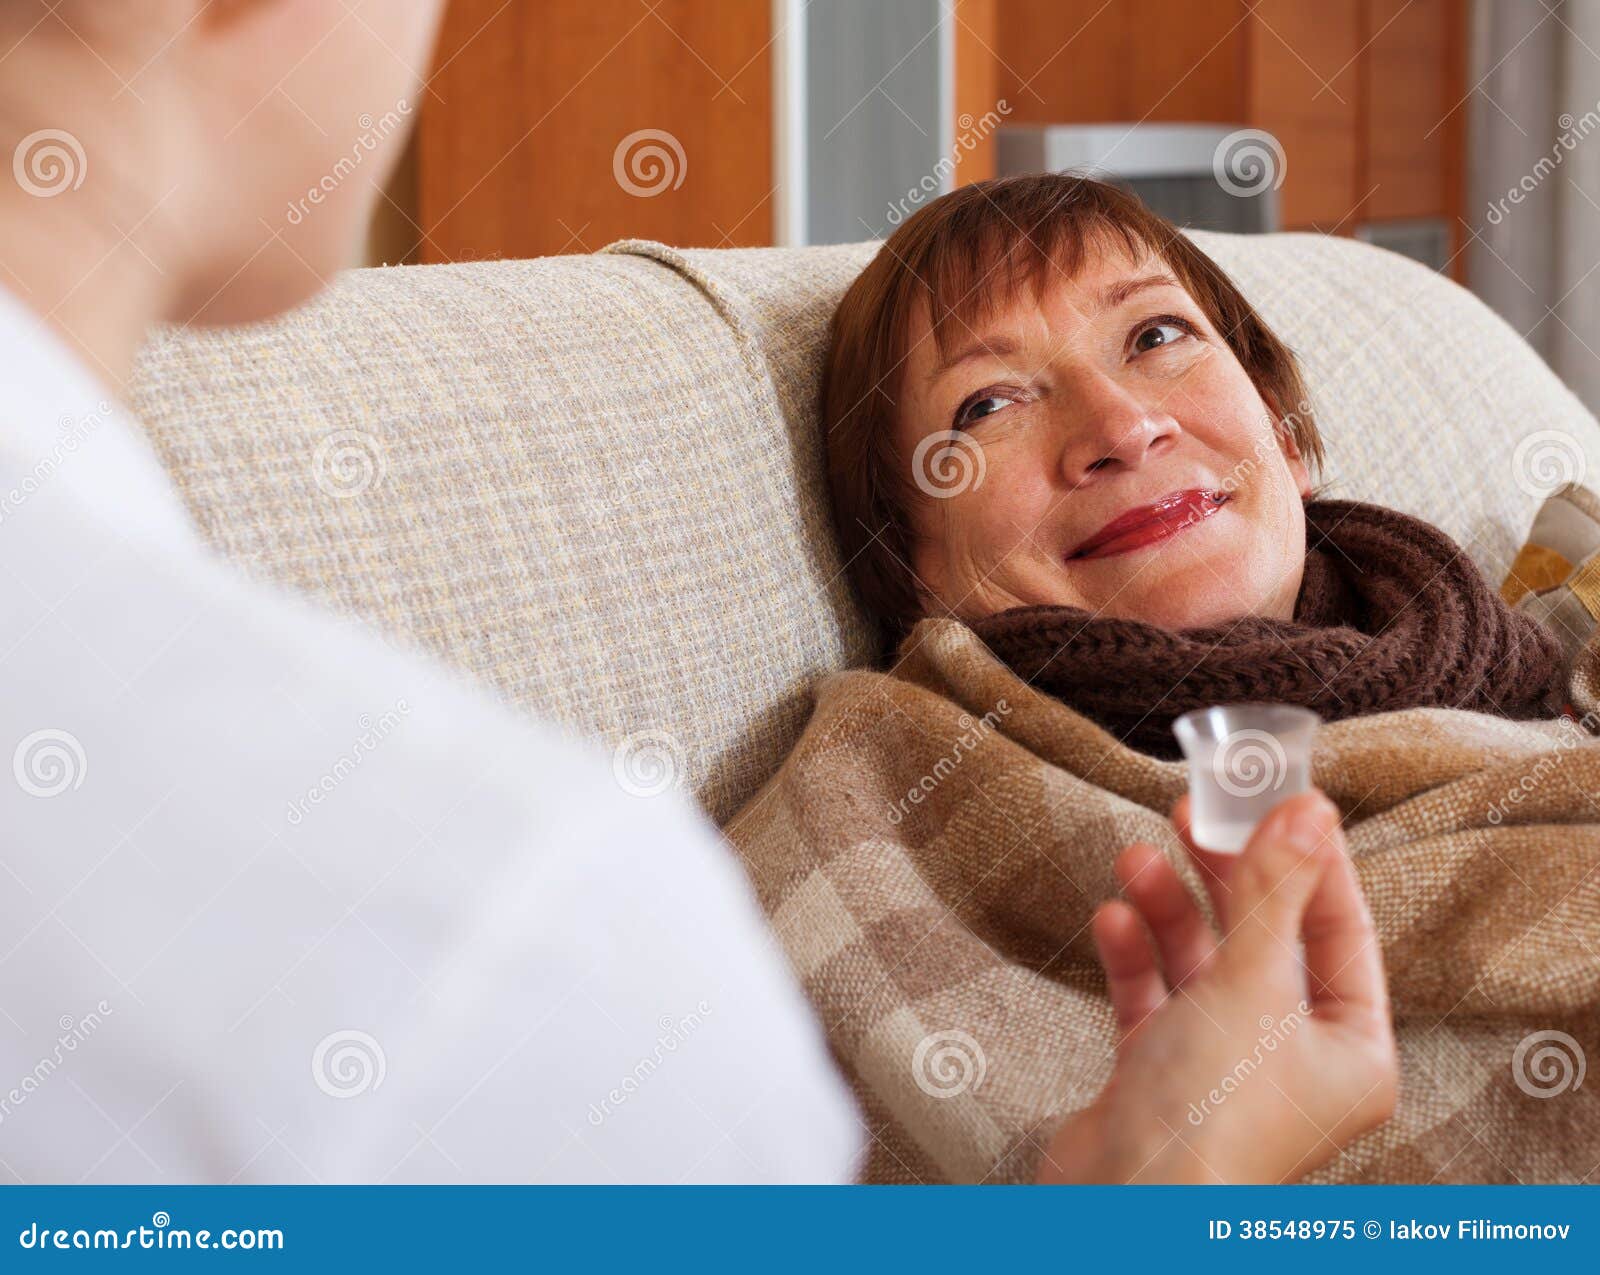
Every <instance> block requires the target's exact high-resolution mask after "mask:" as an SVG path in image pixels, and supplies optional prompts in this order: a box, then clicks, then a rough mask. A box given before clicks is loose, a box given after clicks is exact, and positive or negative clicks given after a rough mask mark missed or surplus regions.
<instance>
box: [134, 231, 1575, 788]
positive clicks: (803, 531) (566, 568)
mask: <svg viewBox="0 0 1600 1275" xmlns="http://www.w3.org/2000/svg"><path fill="white" fill-rule="evenodd" d="M1195 237H1196V239H1197V240H1198V241H1199V242H1200V243H1201V245H1202V246H1203V247H1205V248H1206V249H1207V251H1209V252H1211V253H1212V254H1213V255H1214V256H1215V257H1216V258H1217V260H1218V262H1219V264H1221V265H1222V267H1223V268H1224V269H1225V270H1227V271H1229V272H1230V273H1231V274H1232V275H1233V276H1234V277H1235V278H1236V280H1237V281H1238V282H1239V284H1240V286H1241V287H1242V288H1243V289H1244V291H1245V293H1246V295H1248V296H1250V297H1251V298H1252V300H1254V301H1255V302H1256V303H1257V304H1258V305H1259V306H1260V308H1261V310H1262V311H1263V314H1264V315H1265V317H1266V319H1267V321H1268V322H1269V323H1272V324H1273V325H1275V326H1276V327H1277V328H1278V330H1279V332H1280V333H1281V334H1282V335H1283V336H1284V337H1285V339H1286V340H1287V341H1288V342H1289V343H1290V345H1291V346H1293V347H1294V348H1295V350H1296V351H1297V352H1298V353H1299V354H1300V355H1301V357H1302V358H1303V360H1304V361H1305V364H1306V368H1307V373H1308V382H1309V384H1310V386H1311V388H1312V393H1313V395H1314V407H1315V409H1316V411H1317V413H1318V417H1319V420H1320V421H1321V423H1322V426H1323V430H1324V434H1325V436H1326V438H1327V439H1328V442H1329V446H1330V453H1331V459H1332V464H1331V466H1330V478H1331V483H1330V485H1329V487H1328V490H1327V494H1328V495H1330V496H1339V497H1348V498H1353V499H1362V500H1372V501H1377V502H1380V503H1387V504H1393V505H1394V506H1396V507H1397V508H1400V509H1403V510H1405V511H1406V512H1408V513H1413V514H1416V515H1418V516H1420V517H1423V518H1426V519H1428V520H1430V521H1432V522H1435V523H1436V524H1438V525H1439V526H1441V527H1442V528H1444V530H1446V531H1447V532H1448V533H1449V534H1450V535H1452V536H1454V537H1456V538H1457V539H1458V540H1460V541H1462V543H1463V544H1464V545H1465V547H1466V548H1467V550H1468V552H1469V553H1471V554H1472V556H1473V557H1474V560H1475V561H1477V562H1478V564H1479V565H1480V566H1481V567H1483V568H1484V569H1485V570H1486V571H1487V572H1488V573H1489V574H1490V576H1491V578H1492V579H1494V580H1495V581H1496V582H1498V581H1499V579H1500V578H1501V577H1502V576H1503V575H1504V573H1505V571H1506V569H1507V567H1509V565H1510V563H1511V560H1512V558H1513V556H1514V555H1515V553H1516V550H1517V547H1518V546H1519V545H1520V544H1521V542H1522V540H1523V538H1524V536H1525V534H1526V532H1527V529H1528V526H1529V523H1530V522H1531V519H1532V516H1533V512H1534V509H1535V508H1536V507H1537V505H1538V504H1539V501H1540V499H1541V498H1542V496H1543V495H1544V494H1546V493H1547V492H1548V490H1550V489H1552V488H1553V487H1554V486H1555V485H1559V484H1555V483H1550V484H1546V486H1545V488H1544V490H1540V489H1538V487H1537V486H1536V485H1535V484H1533V483H1529V482H1519V481H1517V479H1518V473H1517V465H1516V463H1515V462H1516V461H1517V460H1518V456H1517V449H1518V445H1519V443H1521V442H1522V441H1523V440H1524V439H1525V438H1528V437H1529V436H1531V435H1533V434H1535V432H1543V433H1545V434H1548V433H1551V432H1555V433H1559V434H1561V435H1563V436H1564V437H1567V438H1570V439H1571V440H1573V442H1572V444H1571V448H1572V449H1573V450H1574V454H1575V455H1576V456H1577V457H1580V458H1581V463H1582V464H1583V465H1585V466H1586V467H1587V469H1588V471H1589V472H1591V473H1594V474H1600V427H1597V425H1596V423H1595V421H1594V419H1593V417H1591V416H1590V415H1589V414H1588V413H1587V412H1586V411H1584V409H1583V408H1582V407H1581V406H1580V405H1579V404H1578V402H1577V400H1576V399H1575V398H1573V396H1572V395H1571V394H1570V393H1568V392H1567V391H1566V390H1565V389H1564V388H1563V387H1562V386H1561V384H1560V383H1559V382H1558V381H1557V380H1556V379H1555V377H1554V376H1553V375H1551V373H1550V372H1549V371H1548V370H1547V369H1546V368H1545V367H1544V365H1543V364H1542V363H1540V362H1539V360H1538V359H1537V357H1536V356H1535V355H1534V354H1533V353H1532V352H1531V351H1530V350H1529V349H1528V348H1527V347H1526V345H1525V344H1524V343H1523V342H1521V341H1520V340H1519V339H1518V338H1517V337H1516V335H1515V334H1514V333H1512V332H1511V330H1510V329H1509V328H1508V327H1506V326H1505V325H1504V324H1503V323H1501V322H1500V321H1499V320H1498V319H1497V318H1495V317H1494V316H1493V315H1492V314H1490V313H1489V312H1488V311H1487V310H1485V309H1484V308H1483V307H1482V306H1481V305H1480V304H1479V303H1478V302H1477V301H1475V300H1474V299H1473V298H1472V297H1471V296H1470V295H1469V294H1468V293H1466V292H1465V291H1463V290H1461V289H1459V288H1457V287H1455V286H1454V285H1453V284H1450V283H1448V282H1447V281H1445V280H1442V279H1440V278H1438V277H1437V276H1435V275H1433V274H1431V273H1430V272H1428V271H1427V270H1425V269H1423V268H1422V267H1420V266H1417V265H1414V264H1413V263H1411V262H1408V261H1405V260H1403V259H1401V258H1399V257H1396V256H1394V255H1392V254H1389V253H1385V252H1383V251H1381V250H1379V249H1376V248H1371V247H1368V246H1366V245H1362V244H1358V243H1355V242H1352V241H1349V240H1342V239H1324V238H1321V237H1318V236H1312V235H1276V236H1261V237H1253V238H1246V237H1235V236H1226V235H1214V234H1196V236H1195ZM873 250H874V245H872V244H857V245H843V246H839V247H828V248H809V249H734V250H722V251H717V250H682V251H679V250H674V249H670V248H666V247H664V246H662V245H659V244H651V243H645V242H638V241H628V242H624V243H621V244H616V245H613V246H612V247H611V248H609V249H607V250H606V251H604V252H602V253H598V254H595V255H593V256H588V257H560V258H550V259H545V260H538V261H500V262H490V263H480V264H470V265H453V266H430V267H406V268H398V269H383V270H365V271H355V272H352V273H351V274H349V275H346V276H345V277H343V278H342V279H341V280H340V281H339V283H338V285H337V286H336V287H335V288H334V290H333V291H332V292H331V293H330V294H329V295H328V296H326V297H324V298H323V299H321V300H320V301H318V302H317V303H315V304H313V305H312V306H310V307H307V308H305V309H303V310H301V311H298V312H296V313H295V314H292V315H290V316H288V317H286V318H284V319H282V320H280V321H278V322H275V323H273V324H270V325H264V326H260V327H256V328H252V329H248V330H243V331H226V332H194V331H189V332H172V333H167V334H164V335H162V336H161V337H159V338H158V339H157V340H155V341H154V342H153V343H152V344H151V345H150V347H148V348H147V349H146V351H145V352H144V354H143V356H142V358H141V361H140V367H139V373H138V379H137V385H136V389H135V395H134V401H135V407H136V409H137V411H138V412H139V414H140V415H141V417H142V419H143V420H144V422H145V423H146V425H147V427H148V429H149V431H150V434H151V436H152V438H153V440H154V442H155V445H156V448H157V450H158V452H159V453H160V455H161V457H162V459H163V461H164V463H165V464H166V465H167V467H168V468H169V470H170V472H171V473H172V475H173V477H174V479H175V481H176V483H177V485H178V488H179V490H180V492H181V493H182V495H183V497H184V499H185V501H186V502H187V504H188V506H189V508H190V510H191V512H192V513H193V515H194V517H195V519H196V521H197V522H198V524H199V526H200V528H201V530H202V532H203V533H204V534H205V535H206V537H207V538H208V539H209V540H210V541H211V542H212V543H213V544H215V545H216V546H217V547H218V548H219V549H221V550H222V551H223V552H224V553H226V554H228V555H230V556H232V557H234V558H236V559H238V560H239V561H241V562H242V563H243V564H245V565H246V566H247V567H248V568H250V569H252V570H253V571H255V572H257V573H258V574H261V575H265V576H267V577H269V578H272V579H275V580H278V581H281V582H284V583H286V584H288V585H290V586H292V587H297V588H301V589H306V590H310V591H312V592H314V593H317V594H319V595H321V596H322V597H323V598H324V599H325V600H327V601H328V602H330V603H332V604H333V605H334V606H335V607H337V608H339V609H341V610H343V611H345V612H347V613H349V614H351V615H354V616H357V617H361V618H363V619H366V620H369V621H371V622H374V623H376V624H377V625H378V626H380V627H381V628H382V629H384V630H385V631H387V632H389V633H390V634H392V635H394V636H395V637H396V638H397V639H399V640H401V641H403V642H406V643H408V644H411V645H415V646H419V647H421V648H423V649H425V650H428V651H430V652H432V653H434V654H436V655H438V656H440V657H442V658H443V659H445V660H446V661H448V662H449V663H451V664H453V665H455V666H457V667H458V668H460V669H462V670H464V671H466V672H467V673H468V674H470V675H471V676H474V677H476V678H478V679H481V680H482V681H483V682H485V683H487V684H488V685H490V686H491V687H493V688H494V689H495V690H496V691H498V692H499V693H500V694H501V695H503V696H504V697H506V698H507V699H509V700H510V701H512V702H513V703H515V704H518V705H522V706H525V707H527V708H529V709H533V710H537V711H539V712H542V713H544V714H547V715H551V716H554V717H556V718H558V719H560V720H562V721H565V722H567V723H570V724H572V725H575V726H577V727H579V728H581V729H583V730H585V731H588V732H590V733H592V734H595V735H598V736H600V737H601V738H603V739H605V740H607V741H609V742H610V743H612V744H613V745H617V746H619V748H620V746H622V745H624V743H627V744H628V745H629V748H628V749H622V750H621V751H619V763H626V764H632V762H633V761H637V760H638V758H640V757H645V758H646V759H647V760H649V761H650V762H652V763H654V764H658V765H659V766H660V767H661V770H660V771H658V772H656V773H655V774H653V775H652V776H650V777H648V778H647V779H646V780H645V784H646V787H648V784H650V783H654V782H657V781H658V780H659V779H663V778H676V779H678V780H680V781H681V782H683V783H684V784H685V785H686V786H687V787H689V788H690V790H691V791H693V792H694V793H695V794H696V795H697V796H698V797H699V798H700V799H701V801H702V802H703V803H704V804H705V806H706V808H707V809H708V811H709V812H710V813H711V814H712V816H713V817H714V818H718V819H725V818H727V817H729V816H730V815H732V814H733V812H734V811H735V810H737V809H738V807H739V806H740V805H741V804H742V803H743V801H744V800H746V799H747V798H748V797H749V795H750V794H751V793H752V792H753V791H754V789H755V788H756V787H757V786H758V785H759V784H760V783H761V781H762V780H764V779H765V778H766V777H767V776H768V775H770V774H771V773H772V772H773V771H774V770H775V769H776V767H777V765H778V762H779V761H780V760H781V759H782V757H783V755H784V753H785V752H786V751H787V750H788V748H789V747H790V746H791V745H792V743H793V741H794V740H795V738H796V737H797V736H798V733H799V731H800V728H801V727H802V725H803V724H804V721H805V718H806V715H807V712H808V711H809V699H808V691H809V687H810V685H811V683H812V682H813V681H814V680H815V678H816V676H817V675H818V674H820V673H823V672H825V671H828V670H831V669H835V668H839V667H843V666H845V665H848V664H851V663H858V662H860V661H861V660H863V659H864V658H867V656H868V653H869V652H870V650H871V649H872V645H873V643H872V640H871V635H870V634H869V632H868V631H867V629H866V627H865V625H864V624H863V622H862V620H861V618H860V616H859V614H858V612H857V611H856V609H855V607H854V605H853V603H852V602H851V599H850V597H849V594H848V590H847V587H846V585H845V581H844V578H843V576H842V575H841V574H840V563H839V561H838V555H837V552H836V550H835V548H834V546H833V544H832V538H831V534H830V531H829V523H828V514H827V504H826V495H825V490H824V487H823V482H822V471H821V440H820V438H819V435H818V429H817V424H816V418H815V400H816V392H817V378H818V374H819V368H820V358H821V351H822V346H823V342H824V341H825V339H826V331H827V323H828V318H829V315H830V314H831V312H832V310H833V307H834V305H835V304H836V302H837V300H838V297H839V295H840V294H841V293H842V291H843V289H844V288H845V286H846V285H847V284H848V282H849V280H850V279H851V278H852V277H853V276H854V274H855V273H856V272H857V271H858V270H859V269H860V268H861V266H862V265H864V264H865V262H866V261H867V260H868V258H869V257H870V256H871V253H872V251H873ZM1546 441H1548V440H1546ZM1558 442H1559V440H1558ZM1524 450H1525V451H1526V448H1525V449H1524ZM1521 459H1522V460H1523V461H1524V462H1526V460H1527V457H1526V456H1523V457H1522V458H1521ZM1566 477H1568V478H1580V477H1581V475H1578V474H1576V473H1569V474H1567V475H1566ZM629 749H631V750H632V751H631V752H630V751H629ZM623 769H626V765H624V766H623ZM638 779H639V777H638V776H634V777H633V779H632V780H631V781H630V782H629V783H627V784H625V787H628V788H629V789H630V790H631V789H633V788H637V787H639V786H640V784H639V782H638Z"/></svg>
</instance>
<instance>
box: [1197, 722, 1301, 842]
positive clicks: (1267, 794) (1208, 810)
mask: <svg viewBox="0 0 1600 1275" xmlns="http://www.w3.org/2000/svg"><path fill="white" fill-rule="evenodd" d="M1320 721H1321V718H1319V717H1318V716H1317V715H1316V714H1315V713H1313V712H1312V711H1311V710H1310V709H1309V708H1298V707H1295V706H1294V705H1292V704H1214V705H1212V706H1211V707H1210V708H1197V709H1195V710H1194V711H1193V712H1190V713H1185V714H1184V715H1183V716H1182V717H1180V718H1178V720H1177V721H1175V722H1173V723H1172V733H1173V734H1174V735H1176V736H1177V737H1178V744H1179V746H1180V747H1181V748H1182V749H1183V755H1184V757H1186V758H1187V759H1188V762H1189V828H1190V833H1191V835H1193V837H1194V842H1195V844H1196V845H1197V846H1199V847H1200V848H1201V849H1202V850H1210V851H1212V852H1214V853H1218V854H1238V853H1239V852H1240V851H1241V850H1243V849H1244V848H1245V845H1246V843H1248V842H1249V840H1250V834H1251V833H1252V832H1254V831H1255V827H1256V825H1257V824H1258V823H1260V822H1261V820H1262V819H1264V818H1266V816H1267V813H1268V812H1269V811H1270V810H1272V808H1273V807H1274V806H1278V805H1281V804H1282V803H1283V802H1285V801H1288V800H1289V798H1290V797H1293V796H1295V795H1296V794H1297V793H1302V792H1305V791H1306V790H1307V789H1308V788H1310V787H1311V742H1312V739H1313V738H1314V737H1315V735H1316V733H1317V726H1318V724H1319V723H1320Z"/></svg>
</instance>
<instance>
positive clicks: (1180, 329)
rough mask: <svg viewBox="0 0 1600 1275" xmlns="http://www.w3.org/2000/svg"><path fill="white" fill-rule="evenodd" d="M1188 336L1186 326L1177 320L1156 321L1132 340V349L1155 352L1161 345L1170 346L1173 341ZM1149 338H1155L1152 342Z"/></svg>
mask: <svg viewBox="0 0 1600 1275" xmlns="http://www.w3.org/2000/svg"><path fill="white" fill-rule="evenodd" d="M1188 335H1189V328H1188V325H1187V324H1184V323H1180V322H1179V321H1178V320H1177V319H1158V320H1157V321H1156V322H1154V323H1152V324H1150V326H1149V327H1147V328H1144V329H1143V330H1142V331H1141V332H1140V333H1139V335H1138V336H1136V337H1134V338H1133V346H1134V349H1136V350H1140V351H1144V350H1155V349H1159V348H1160V347H1161V346H1163V345H1171V344H1172V343H1173V342H1174V341H1177V340H1179V339H1180V338H1182V337H1185V336H1188ZM1151 338H1155V339H1154V340H1152V339H1151Z"/></svg>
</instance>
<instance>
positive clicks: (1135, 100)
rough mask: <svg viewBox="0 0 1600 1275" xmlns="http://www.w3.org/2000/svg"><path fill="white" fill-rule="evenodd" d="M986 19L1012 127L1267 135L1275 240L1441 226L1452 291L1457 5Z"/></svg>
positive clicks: (1205, 8)
mask: <svg viewBox="0 0 1600 1275" xmlns="http://www.w3.org/2000/svg"><path fill="white" fill-rule="evenodd" d="M994 4H995V5H996V14H995V18H994V22H995V33H996V38H995V43H994V55H995V57H996V59H997V61H998V62H999V65H1000V71H999V74H998V77H997V92H998V93H999V95H1000V96H1001V97H1004V98H1005V99H1006V100H1007V102H1008V104H1009V105H1010V106H1011V114H1010V115H1009V116H1008V118H1009V119H1010V120H1012V121H1015V122H1016V123H1019V124H1053V123H1106V122H1113V121H1115V122H1127V123H1133V122H1136V121H1139V122H1142V121H1153V122H1163V123H1171V122H1180V121H1192V122H1207V123H1219V124H1238V125H1240V126H1242V127H1252V128H1263V129H1266V130H1267V131H1269V132H1271V133H1272V134H1273V135H1274V136H1276V137H1277V138H1278V140H1279V141H1280V142H1282V143H1283V147H1284V153H1285V156H1286V158H1287V164H1286V167H1285V172H1284V183H1283V186H1282V188H1281V190H1280V192H1279V199H1280V208H1281V215H1282V219H1283V225H1284V228H1285V229H1291V230H1320V231H1324V232H1328V233H1337V234H1346V235H1349V234H1355V233H1357V232H1358V230H1360V229H1361V228H1362V227H1364V226H1367V225H1369V224H1370V223H1373V222H1379V221H1385V220H1389V219H1406V218H1438V219H1440V220H1442V221H1443V222H1444V223H1445V224H1446V225H1447V226H1448V227H1450V229H1451V234H1452V247H1451V252H1452V256H1453V262H1452V271H1453V272H1454V273H1455V274H1456V275H1457V277H1460V265H1461V261H1462V254H1461V253H1460V251H1459V249H1460V247H1461V244H1462V230H1463V227H1462V222H1461V212H1462V207H1463V204H1462V199H1463V190H1462V186H1463V170H1464V167H1465V162H1464V161H1465V153H1464V146H1465V131H1464V128H1465V111H1466V104H1465V96H1466V85H1465V83H1464V80H1465V63H1466V39H1465V26H1466V5H1465V0H1316V2H1315V3H1311V2H1308V0H1249V2H1246V0H1114V2H1113V3H1111V4H1106V3H1104V0H994Z"/></svg>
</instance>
